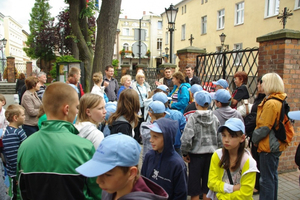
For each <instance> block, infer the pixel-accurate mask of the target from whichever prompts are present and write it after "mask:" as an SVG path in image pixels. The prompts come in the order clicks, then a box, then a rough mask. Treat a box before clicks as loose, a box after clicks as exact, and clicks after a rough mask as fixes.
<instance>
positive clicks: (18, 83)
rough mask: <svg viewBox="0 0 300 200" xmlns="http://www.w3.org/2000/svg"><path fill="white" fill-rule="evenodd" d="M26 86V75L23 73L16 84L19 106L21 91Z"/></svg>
mask: <svg viewBox="0 0 300 200" xmlns="http://www.w3.org/2000/svg"><path fill="white" fill-rule="evenodd" d="M24 85H25V75H24V74H23V73H21V74H20V75H19V78H18V80H17V84H16V93H17V94H18V95H19V104H20V105H21V89H22V87H23V86H24Z"/></svg>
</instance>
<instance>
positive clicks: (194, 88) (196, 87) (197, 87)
mask: <svg viewBox="0 0 300 200" xmlns="http://www.w3.org/2000/svg"><path fill="white" fill-rule="evenodd" d="M202 90H203V88H202V86H201V85H199V84H194V85H192V87H190V88H189V91H191V93H193V94H195V93H196V92H199V91H202Z"/></svg>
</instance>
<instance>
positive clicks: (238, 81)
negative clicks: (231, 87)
mask: <svg viewBox="0 0 300 200" xmlns="http://www.w3.org/2000/svg"><path fill="white" fill-rule="evenodd" d="M234 83H235V85H236V87H240V86H241V85H242V84H243V80H242V79H241V78H240V77H235V78H234Z"/></svg>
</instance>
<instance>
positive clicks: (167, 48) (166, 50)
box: [165, 47, 169, 59]
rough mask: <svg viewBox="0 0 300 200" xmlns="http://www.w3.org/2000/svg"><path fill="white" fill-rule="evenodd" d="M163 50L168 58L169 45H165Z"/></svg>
mask: <svg viewBox="0 0 300 200" xmlns="http://www.w3.org/2000/svg"><path fill="white" fill-rule="evenodd" d="M165 52H166V57H167V59H168V58H169V55H168V52H169V47H166V48H165Z"/></svg>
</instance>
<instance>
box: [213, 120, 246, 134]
mask: <svg viewBox="0 0 300 200" xmlns="http://www.w3.org/2000/svg"><path fill="white" fill-rule="evenodd" d="M225 127H227V128H229V129H230V130H232V131H242V132H243V134H245V125H244V122H242V120H240V119H238V118H230V119H228V120H227V121H226V122H225V124H224V125H223V126H220V127H219V129H218V133H219V132H222V131H223V129H224V128H225Z"/></svg>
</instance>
